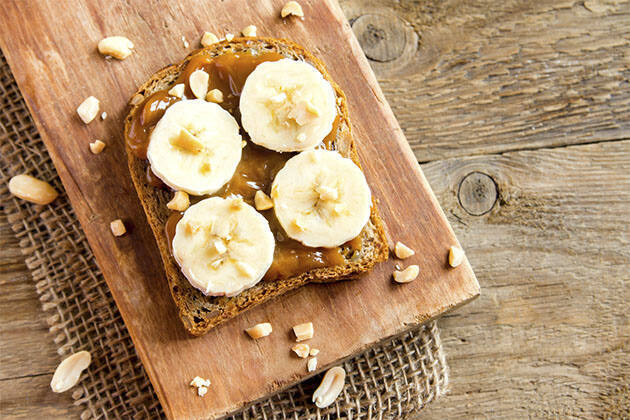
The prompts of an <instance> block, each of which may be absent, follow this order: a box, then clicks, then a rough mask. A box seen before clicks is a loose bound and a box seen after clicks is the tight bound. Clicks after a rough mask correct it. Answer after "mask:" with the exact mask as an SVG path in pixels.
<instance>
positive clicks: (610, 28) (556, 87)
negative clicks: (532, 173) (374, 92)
mask: <svg viewBox="0 0 630 420" xmlns="http://www.w3.org/2000/svg"><path fill="white" fill-rule="evenodd" d="M342 5H343V6H344V10H345V12H346V16H347V17H348V19H349V21H350V22H351V23H352V25H353V29H354V30H355V32H356V35H357V38H358V39H359V41H361V42H362V45H363V46H364V48H366V54H367V55H368V57H370V58H372V60H373V61H372V67H373V68H374V70H375V72H376V74H377V76H378V77H379V82H380V85H381V87H382V89H383V91H384V93H385V96H386V97H387V98H388V100H389V102H390V104H391V106H392V108H393V110H394V113H395V114H396V116H397V117H398V119H399V121H401V125H402V127H403V129H404V132H405V135H406V136H407V138H408V139H409V142H410V144H411V146H412V148H413V150H414V152H415V154H416V157H417V158H418V160H419V161H421V162H427V161H432V160H436V159H443V158H448V157H456V156H469V155H471V154H486V153H497V152H502V151H506V150H526V149H534V148H539V147H558V146H564V145H570V144H579V143H591V142H594V141H610V140H618V139H624V138H630V122H629V120H628V115H630V89H629V88H630V25H629V24H628V22H630V2H629V1H627V0H615V1H608V0H591V1H586V2H580V1H573V0H569V1H547V0H545V1H522V0H507V1H492V0H485V1H469V0H446V1H437V2H436V1H433V0H413V1H404V2H400V1H396V0H386V1H375V0H342ZM394 57H395V58H394Z"/></svg>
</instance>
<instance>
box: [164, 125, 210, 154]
mask: <svg viewBox="0 0 630 420" xmlns="http://www.w3.org/2000/svg"><path fill="white" fill-rule="evenodd" d="M169 142H170V143H171V144H172V145H173V146H175V147H179V148H180V149H182V150H185V151H186V152H189V153H199V152H201V151H202V150H203V144H201V142H200V141H199V140H197V138H196V137H195V136H193V135H192V133H191V132H190V131H188V130H186V129H185V128H182V129H181V130H180V131H179V135H177V136H175V137H171V139H170V140H169Z"/></svg>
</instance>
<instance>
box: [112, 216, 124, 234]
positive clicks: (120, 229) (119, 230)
mask: <svg viewBox="0 0 630 420" xmlns="http://www.w3.org/2000/svg"><path fill="white" fill-rule="evenodd" d="M109 228H110V229H111V230H112V234H113V235H114V236H123V235H124V234H125V233H127V228H126V227H125V224H124V223H123V221H122V220H120V219H116V220H114V221H113V222H111V223H110V224H109Z"/></svg>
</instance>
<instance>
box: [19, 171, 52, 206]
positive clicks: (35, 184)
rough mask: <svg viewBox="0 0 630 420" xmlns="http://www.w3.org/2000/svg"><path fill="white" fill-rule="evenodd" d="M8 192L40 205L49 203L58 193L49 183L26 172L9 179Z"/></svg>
mask: <svg viewBox="0 0 630 420" xmlns="http://www.w3.org/2000/svg"><path fill="white" fill-rule="evenodd" d="M9 192H10V193H11V194H13V195H14V196H16V197H18V198H21V199H22V200H26V201H29V202H31V203H35V204H42V205H45V204H49V203H51V202H52V201H53V200H54V199H55V198H57V196H58V195H59V193H58V192H57V190H55V189H54V188H53V187H52V186H51V185H50V184H49V183H47V182H44V181H40V180H39V179H37V178H35V177H32V176H30V175H26V174H21V175H16V176H14V177H13V178H11V179H10V180H9Z"/></svg>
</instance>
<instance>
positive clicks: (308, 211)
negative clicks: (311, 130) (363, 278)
mask: <svg viewBox="0 0 630 420" xmlns="http://www.w3.org/2000/svg"><path fill="white" fill-rule="evenodd" d="M271 198H272V199H273V203H274V211H275V213H276V217H277V218H278V221H279V222H280V224H281V225H282V228H283V229H284V230H285V231H286V232H287V235H289V237H291V238H293V239H295V240H297V241H300V242H301V243H303V244H304V245H306V246H310V247H325V248H332V247H336V246H339V245H342V244H343V243H345V242H347V241H349V240H351V239H353V238H355V237H357V236H358V235H359V234H360V233H361V230H362V229H363V227H364V226H365V225H366V223H367V222H368V220H369V218H370V207H371V203H372V201H371V193H370V188H369V187H368V184H367V181H366V179H365V176H364V175H363V172H362V171H361V169H359V167H358V166H357V165H356V164H355V163H354V162H353V161H352V160H351V159H347V158H344V157H342V156H341V155H340V154H339V153H337V152H334V151H329V150H321V149H318V150H309V151H306V152H302V153H300V154H298V155H296V156H294V157H292V158H291V159H289V160H288V161H287V163H286V164H285V165H284V167H283V168H282V169H281V170H280V171H279V172H278V174H277V175H276V177H275V179H274V181H273V184H272V186H271Z"/></svg>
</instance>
